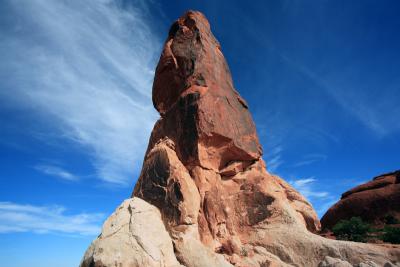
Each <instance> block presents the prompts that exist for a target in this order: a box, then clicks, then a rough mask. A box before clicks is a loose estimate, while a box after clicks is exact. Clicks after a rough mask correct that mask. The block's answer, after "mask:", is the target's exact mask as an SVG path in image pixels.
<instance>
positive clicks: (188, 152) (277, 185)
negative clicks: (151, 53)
mask: <svg viewBox="0 0 400 267" xmlns="http://www.w3.org/2000/svg"><path fill="white" fill-rule="evenodd" d="M153 103H154V106H155V108H156V109H157V110H158V111H159V112H160V115H161V118H160V119H159V121H158V122H157V123H156V125H155V127H154V130H153V132H152V135H151V138H150V142H149V147H148V149H147V153H146V156H145V161H144V164H143V170H142V173H141V176H140V178H139V181H138V183H137V185H136V187H135V190H134V193H133V196H138V197H140V198H143V199H145V200H147V201H149V202H150V203H152V204H154V205H156V206H157V207H158V208H160V210H161V211H162V214H163V216H164V218H165V221H166V222H167V224H168V225H170V226H171V227H177V226H179V225H187V224H196V225H198V232H199V236H200V239H201V241H202V242H203V243H204V244H206V245H207V246H208V247H210V248H212V249H213V250H215V251H218V252H220V253H224V254H228V255H232V254H234V253H237V254H240V248H241V246H242V244H243V243H246V238H247V237H246V235H247V233H248V232H249V229H248V228H251V227H253V226H254V225H256V224H258V223H259V222H262V221H266V220H277V219H281V218H282V216H279V214H280V213H282V212H283V210H282V209H280V208H277V207H279V206H280V205H281V203H280V202H281V201H282V200H285V201H288V204H289V205H291V207H292V208H293V210H295V211H296V212H295V215H294V216H295V218H296V219H295V220H297V221H299V222H300V223H301V224H303V225H305V226H306V227H307V228H308V229H309V230H311V231H317V230H318V229H319V227H320V225H319V221H318V219H317V216H316V214H315V212H314V210H313V208H312V207H311V205H310V204H309V203H308V202H307V201H306V200H305V199H304V198H303V197H302V196H301V195H300V194H299V193H298V192H297V191H295V190H294V189H292V188H291V187H290V186H289V185H288V184H287V183H285V182H284V181H282V180H281V179H280V178H278V177H276V176H272V175H270V174H268V173H267V172H266V170H265V164H264V162H263V160H262V159H261V155H262V149H261V146H260V143H259V140H258V137H257V133H256V129H255V126H254V122H253V120H252V118H251V115H250V112H249V110H248V105H247V103H246V102H245V100H244V99H243V98H242V97H241V96H240V95H239V94H238V92H237V91H236V90H235V88H234V86H233V82H232V78H231V75H230V72H229V68H228V65H227V63H226V61H225V58H224V56H223V54H222V52H221V48H220V45H219V43H218V41H217V40H216V39H215V37H214V36H213V34H212V33H211V31H210V26H209V24H208V21H207V20H206V18H205V17H204V16H203V15H202V14H201V13H199V12H188V13H186V14H185V15H184V16H183V17H181V18H180V19H179V20H178V21H176V22H175V23H174V24H173V25H172V27H171V30H170V32H169V35H168V38H167V40H166V42H165V45H164V50H163V52H162V55H161V58H160V61H159V64H158V66H157V69H156V75H155V78H154V85H153Z"/></svg>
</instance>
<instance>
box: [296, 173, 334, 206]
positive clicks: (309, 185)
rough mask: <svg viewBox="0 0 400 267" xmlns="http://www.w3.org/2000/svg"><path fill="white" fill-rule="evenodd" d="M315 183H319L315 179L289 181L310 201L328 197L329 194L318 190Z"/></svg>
mask: <svg viewBox="0 0 400 267" xmlns="http://www.w3.org/2000/svg"><path fill="white" fill-rule="evenodd" d="M315 182H317V180H316V179H315V178H314V177H309V178H304V179H296V180H291V181H289V183H290V184H291V185H292V186H293V187H294V188H296V189H297V190H298V191H299V192H300V193H301V194H302V195H303V196H305V197H306V198H307V199H309V200H311V199H315V198H326V197H328V196H329V193H328V192H326V191H321V190H318V189H316V186H315Z"/></svg>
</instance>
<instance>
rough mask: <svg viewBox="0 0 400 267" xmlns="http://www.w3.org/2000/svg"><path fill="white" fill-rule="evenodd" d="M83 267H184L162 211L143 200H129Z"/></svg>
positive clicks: (90, 250)
mask: <svg viewBox="0 0 400 267" xmlns="http://www.w3.org/2000/svg"><path fill="white" fill-rule="evenodd" d="M80 266H81V267H109V266H124V267H125V266H126V267H142V266H154V267H156V266H157V267H160V266H165V267H167V266H173V267H174V266H176V267H178V266H181V265H180V264H179V262H178V261H177V259H176V257H175V254H174V249H173V245H172V240H171V238H170V236H169V234H168V232H167V231H166V229H165V226H164V224H163V222H162V220H161V214H160V212H159V210H158V209H157V208H156V207H154V206H152V205H150V204H149V203H147V202H146V201H144V200H142V199H140V198H132V199H127V200H125V201H124V202H123V203H122V204H121V205H120V206H119V207H118V208H117V209H116V211H115V212H114V213H113V214H112V215H111V216H110V217H109V218H108V219H107V221H106V222H105V223H104V225H103V229H102V232H101V234H100V236H99V237H98V238H97V239H96V240H95V241H93V243H92V244H91V245H90V247H89V248H88V250H87V251H86V253H85V255H84V257H83V259H82V262H81V265H80Z"/></svg>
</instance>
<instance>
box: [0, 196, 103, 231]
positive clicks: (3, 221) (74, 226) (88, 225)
mask: <svg viewBox="0 0 400 267" xmlns="http://www.w3.org/2000/svg"><path fill="white" fill-rule="evenodd" d="M65 211H66V209H65V208H64V207H62V206H34V205H22V204H17V203H13V202H0V233H14V232H33V233H38V234H44V233H58V234H74V235H97V234H98V233H99V232H100V223H101V222H102V221H103V219H104V215H103V214H101V213H92V214H90V213H79V214H74V215H66V214H65Z"/></svg>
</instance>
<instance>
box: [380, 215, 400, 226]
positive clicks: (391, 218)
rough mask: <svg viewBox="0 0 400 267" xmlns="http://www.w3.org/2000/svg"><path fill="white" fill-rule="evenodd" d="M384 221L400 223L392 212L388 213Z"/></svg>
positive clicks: (386, 222)
mask: <svg viewBox="0 0 400 267" xmlns="http://www.w3.org/2000/svg"><path fill="white" fill-rule="evenodd" d="M384 222H385V224H398V223H400V222H399V220H398V219H396V217H394V216H393V215H392V214H390V213H389V214H386V215H385V217H384Z"/></svg>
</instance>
